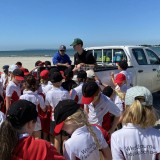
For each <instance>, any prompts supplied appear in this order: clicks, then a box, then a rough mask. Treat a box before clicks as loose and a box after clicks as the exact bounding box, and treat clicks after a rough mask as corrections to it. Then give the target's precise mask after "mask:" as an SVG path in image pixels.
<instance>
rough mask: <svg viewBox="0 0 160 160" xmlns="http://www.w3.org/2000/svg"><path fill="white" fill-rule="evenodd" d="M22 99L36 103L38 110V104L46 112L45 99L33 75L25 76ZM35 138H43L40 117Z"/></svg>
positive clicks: (34, 133) (35, 130)
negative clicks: (39, 92)
mask: <svg viewBox="0 0 160 160" xmlns="http://www.w3.org/2000/svg"><path fill="white" fill-rule="evenodd" d="M20 99H25V100H28V101H30V102H32V103H34V104H35V105H36V110H37V111H38V106H39V107H40V108H41V109H42V110H43V111H44V112H45V111H46V108H45V104H44V99H43V97H42V96H41V95H38V93H37V86H36V79H35V78H34V76H33V75H28V76H26V77H25V90H24V91H23V95H21V96H20ZM33 135H34V137H35V138H41V122H40V118H39V117H37V122H36V126H35V129H34V132H33Z"/></svg>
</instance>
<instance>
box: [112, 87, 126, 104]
mask: <svg viewBox="0 0 160 160" xmlns="http://www.w3.org/2000/svg"><path fill="white" fill-rule="evenodd" d="M114 91H115V93H116V95H117V96H118V97H119V98H120V99H121V100H122V101H124V100H125V95H126V94H125V93H124V92H122V91H121V90H120V89H115V90H114Z"/></svg>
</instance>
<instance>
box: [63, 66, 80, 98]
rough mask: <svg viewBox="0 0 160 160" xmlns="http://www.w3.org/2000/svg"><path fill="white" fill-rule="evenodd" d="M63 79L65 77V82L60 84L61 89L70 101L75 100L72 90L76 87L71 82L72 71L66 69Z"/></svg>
mask: <svg viewBox="0 0 160 160" xmlns="http://www.w3.org/2000/svg"><path fill="white" fill-rule="evenodd" d="M64 77H65V82H63V83H62V87H63V88H64V89H66V90H67V91H68V92H69V93H70V95H71V99H73V100H74V99H75V97H76V93H77V92H76V91H75V90H74V88H75V87H77V83H76V82H75V81H74V80H72V78H73V71H72V69H71V68H67V69H65V71H64Z"/></svg>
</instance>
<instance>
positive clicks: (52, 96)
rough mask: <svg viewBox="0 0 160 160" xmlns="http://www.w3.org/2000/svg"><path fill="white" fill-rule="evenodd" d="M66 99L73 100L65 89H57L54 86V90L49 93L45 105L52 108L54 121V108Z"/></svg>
mask: <svg viewBox="0 0 160 160" xmlns="http://www.w3.org/2000/svg"><path fill="white" fill-rule="evenodd" d="M65 99H71V97H70V95H69V92H68V91H67V90H65V89H64V88H63V87H60V88H56V87H54V86H53V87H52V89H51V90H49V91H48V92H47V94H46V99H45V105H46V106H51V107H52V121H54V114H53V112H54V108H55V107H56V105H57V104H58V102H59V101H61V100H65Z"/></svg>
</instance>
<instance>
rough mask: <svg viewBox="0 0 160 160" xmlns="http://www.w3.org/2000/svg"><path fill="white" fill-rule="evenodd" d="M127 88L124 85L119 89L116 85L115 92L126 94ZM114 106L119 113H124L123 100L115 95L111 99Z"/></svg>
mask: <svg viewBox="0 0 160 160" xmlns="http://www.w3.org/2000/svg"><path fill="white" fill-rule="evenodd" d="M127 89H128V86H127V85H126V84H124V85H123V86H121V87H119V86H118V85H117V86H116V87H115V90H121V91H122V92H123V93H126V91H127ZM113 102H114V104H115V105H116V106H117V107H118V108H119V109H120V111H121V112H123V111H124V100H122V99H121V98H120V97H119V96H118V95H117V94H116V93H115V96H114V97H113Z"/></svg>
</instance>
